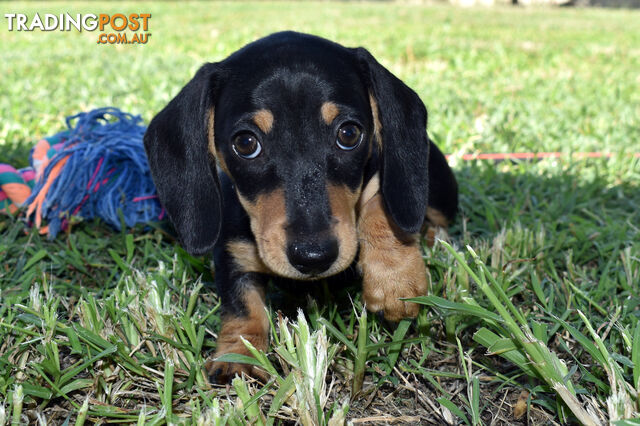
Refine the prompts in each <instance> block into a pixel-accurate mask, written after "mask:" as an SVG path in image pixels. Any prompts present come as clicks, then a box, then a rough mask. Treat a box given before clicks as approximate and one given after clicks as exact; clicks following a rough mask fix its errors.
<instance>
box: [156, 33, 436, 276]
mask: <svg viewBox="0 0 640 426" xmlns="http://www.w3.org/2000/svg"><path fill="white" fill-rule="evenodd" d="M426 117H427V116H426V110H425V108H424V105H423V104H422V102H421V101H420V99H419V98H418V96H417V95H416V94H415V93H414V92H413V91H412V90H411V89H409V88H408V87H407V86H406V85H404V84H403V83H402V82H401V81H400V80H398V79H397V78H396V77H394V76H393V75H392V74H391V73H389V72H388V71H387V70H386V69H385V68H383V67H382V66H381V65H380V64H379V63H378V62H377V61H376V60H375V59H374V58H373V57H372V56H371V55H370V54H369V53H368V52H367V51H366V50H364V49H362V48H359V49H348V48H345V47H342V46H340V45H338V44H335V43H332V42H330V41H327V40H324V39H321V38H318V37H314V36H309V35H304V34H299V33H292V32H286V33H277V34H274V35H271V36H269V37H266V38H263V39H261V40H258V41H256V42H254V43H251V44H249V45H247V46H246V47H244V48H243V49H241V50H239V51H238V52H236V53H234V54H233V55H231V56H230V57H228V58H227V59H225V60H224V61H222V62H219V63H216V64H207V65H205V66H203V67H202V68H201V69H200V70H199V71H198V73H197V74H196V76H195V77H194V78H193V79H192V80H191V81H190V82H189V83H188V84H187V86H185V87H184V88H183V89H182V91H181V92H180V93H179V94H178V95H177V96H176V97H175V98H174V99H173V100H172V101H171V102H170V103H169V105H167V107H165V109H164V110H162V111H161V112H160V113H159V114H158V115H157V116H156V117H155V118H154V119H153V120H152V122H151V124H150V125H149V129H148V130H147V133H146V134H145V147H146V149H147V153H148V157H149V164H150V167H151V172H152V175H153V177H154V181H155V182H156V186H157V188H158V193H159V196H160V200H161V202H162V203H163V204H164V206H165V207H166V209H167V211H168V214H169V217H170V218H171V220H172V221H173V223H174V225H175V227H176V229H177V230H178V233H179V236H180V239H181V241H182V243H183V245H184V246H185V248H186V249H187V250H188V251H189V252H191V253H194V254H201V253H204V252H206V251H208V250H210V249H211V248H212V246H213V244H214V243H215V241H216V239H217V236H218V233H219V229H220V226H221V222H222V221H223V220H224V218H223V217H222V213H221V211H220V205H221V202H220V191H219V188H218V185H219V184H218V179H217V172H216V164H217V165H218V166H219V167H220V168H221V169H222V171H223V172H224V173H226V174H227V175H228V176H229V177H230V178H231V180H232V182H233V183H234V186H235V190H236V192H237V195H238V197H239V199H240V202H241V203H242V205H243V207H244V209H245V210H246V212H247V214H248V215H249V218H250V222H251V229H252V232H253V234H254V236H255V239H256V244H257V247H258V252H259V255H260V258H261V260H262V261H263V262H264V264H265V265H266V266H267V268H269V269H270V270H271V271H273V272H274V273H276V274H278V275H282V276H285V277H290V278H297V279H313V278H320V277H325V276H329V275H332V274H335V273H337V272H340V271H342V270H343V269H345V268H346V267H347V266H349V265H350V264H351V262H352V261H353V259H354V257H355V254H356V252H357V247H358V241H357V233H356V218H357V209H358V204H359V202H360V204H361V203H362V202H364V201H366V200H365V199H363V198H366V197H370V196H372V195H373V194H375V192H377V191H378V190H379V189H380V190H381V191H382V193H383V196H384V199H385V202H386V207H387V211H388V213H389V215H390V216H391V218H392V219H393V220H394V222H395V223H396V224H397V225H398V227H399V228H400V229H402V230H404V231H406V232H409V233H414V232H417V231H418V230H419V228H420V225H421V224H422V221H423V218H424V213H425V211H426V204H427V188H428V182H427V176H428V174H427V168H426V166H427V163H428V153H429V142H428V139H427V136H426V131H425V128H426Z"/></svg>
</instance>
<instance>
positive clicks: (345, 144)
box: [336, 123, 362, 151]
mask: <svg viewBox="0 0 640 426" xmlns="http://www.w3.org/2000/svg"><path fill="white" fill-rule="evenodd" d="M360 141H362V131H361V130H360V128H359V127H358V126H356V125H355V124H353V123H347V124H345V125H343V126H342V127H340V129H338V137H337V138H336V145H338V147H339V148H340V149H343V150H345V151H351V150H352V149H354V148H355V147H357V146H358V145H359V144H360Z"/></svg>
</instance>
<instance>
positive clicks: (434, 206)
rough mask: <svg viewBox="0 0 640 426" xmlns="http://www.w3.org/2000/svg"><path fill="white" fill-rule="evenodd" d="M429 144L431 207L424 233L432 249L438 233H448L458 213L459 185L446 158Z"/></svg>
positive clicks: (428, 209)
mask: <svg viewBox="0 0 640 426" xmlns="http://www.w3.org/2000/svg"><path fill="white" fill-rule="evenodd" d="M429 143H430V144H431V148H430V154H429V207H427V212H426V219H427V220H426V221H425V226H423V233H424V235H425V238H426V240H427V244H428V245H429V247H432V246H433V243H434V242H435V238H436V236H437V234H438V232H440V231H442V232H446V230H447V227H448V225H449V223H451V222H452V221H453V218H454V216H455V215H456V212H457V211H458V183H457V182H456V178H455V176H454V175H453V172H452V171H451V168H450V167H449V164H447V159H446V158H445V156H444V155H443V154H442V152H441V151H440V150H439V149H438V147H437V146H436V145H435V144H434V143H433V142H432V141H429Z"/></svg>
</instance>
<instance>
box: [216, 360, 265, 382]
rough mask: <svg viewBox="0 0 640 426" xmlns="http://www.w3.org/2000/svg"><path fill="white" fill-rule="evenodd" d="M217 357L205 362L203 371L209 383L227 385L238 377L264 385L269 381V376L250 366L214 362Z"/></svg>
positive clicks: (261, 370)
mask: <svg viewBox="0 0 640 426" xmlns="http://www.w3.org/2000/svg"><path fill="white" fill-rule="evenodd" d="M216 358H217V356H214V357H213V359H210V360H209V361H207V363H206V365H205V370H206V371H207V377H208V378H209V382H210V383H215V384H227V383H231V381H232V380H233V378H234V377H235V376H236V375H238V376H240V377H242V375H243V374H244V375H246V376H249V377H253V378H255V379H258V380H260V381H262V382H263V383H265V382H266V381H267V380H268V379H269V375H268V374H267V372H266V371H264V370H263V369H261V368H259V367H256V366H254V365H250V364H240V363H237V362H221V361H214V360H215V359H216Z"/></svg>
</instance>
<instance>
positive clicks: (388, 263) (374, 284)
mask: <svg viewBox="0 0 640 426" xmlns="http://www.w3.org/2000/svg"><path fill="white" fill-rule="evenodd" d="M407 251H409V250H406V251H405V254H406V255H408V256H398V257H397V258H396V259H395V261H393V262H392V260H393V259H392V258H393V257H394V256H392V254H390V253H380V252H379V253H375V254H374V253H368V254H367V255H366V256H365V257H364V261H363V263H362V265H361V266H362V272H363V280H362V297H363V300H364V302H365V303H366V306H367V309H369V310H370V311H372V312H383V313H384V317H385V318H386V319H387V320H389V321H400V320H401V319H403V318H415V317H416V316H417V315H418V311H419V310H420V305H418V304H416V303H412V302H405V301H402V300H400V299H404V298H412V297H418V296H424V295H426V294H427V289H428V286H427V276H426V269H425V265H424V261H423V260H422V256H421V255H420V250H419V249H418V247H417V246H416V247H415V252H416V253H406V252H407ZM374 258H378V260H374ZM380 258H383V260H381V259H380Z"/></svg>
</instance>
